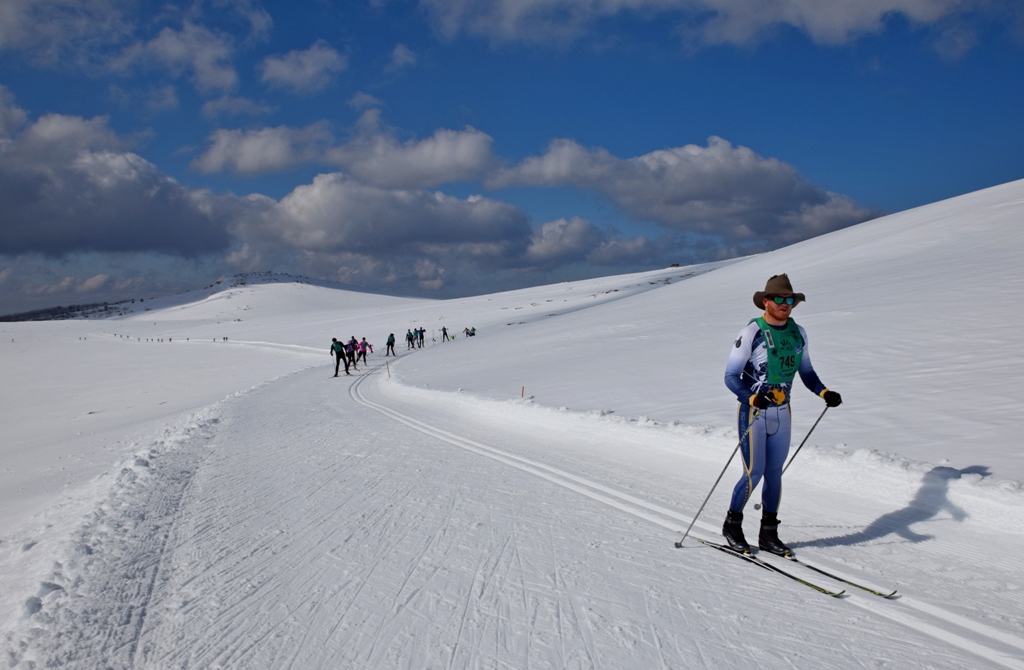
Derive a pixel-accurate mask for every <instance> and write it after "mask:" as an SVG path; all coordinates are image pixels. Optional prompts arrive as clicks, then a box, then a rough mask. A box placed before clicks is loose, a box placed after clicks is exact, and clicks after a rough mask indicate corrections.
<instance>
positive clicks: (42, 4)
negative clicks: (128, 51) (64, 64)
mask: <svg viewBox="0 0 1024 670" xmlns="http://www.w3.org/2000/svg"><path fill="white" fill-rule="evenodd" d="M127 5H128V3H127V2H124V1H123V0H3V2H0V51H5V50H19V51H24V52H26V53H28V55H29V56H30V57H31V58H32V59H33V60H34V61H36V62H40V63H44V64H47V65H52V64H54V63H57V62H60V61H64V60H70V61H72V62H74V63H76V64H79V65H84V64H86V63H88V62H90V61H92V60H94V59H95V58H96V56H97V53H98V52H100V51H101V50H102V49H103V48H104V47H106V46H109V45H112V44H118V43H122V42H123V41H124V40H126V39H127V38H128V37H129V35H130V34H131V32H132V30H133V28H134V27H133V25H132V23H131V21H130V20H129V19H128V17H127V15H126V12H125V9H126V6H127Z"/></svg>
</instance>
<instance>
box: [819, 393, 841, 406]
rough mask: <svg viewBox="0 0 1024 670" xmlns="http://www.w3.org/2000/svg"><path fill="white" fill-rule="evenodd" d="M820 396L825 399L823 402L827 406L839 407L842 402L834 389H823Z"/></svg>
mask: <svg viewBox="0 0 1024 670" xmlns="http://www.w3.org/2000/svg"><path fill="white" fill-rule="evenodd" d="M821 397H822V398H824V399H825V404H826V405H828V406H829V407H839V406H840V405H842V404H843V397H842V396H841V395H839V394H838V393H836V392H835V391H825V392H824V393H822V394H821Z"/></svg>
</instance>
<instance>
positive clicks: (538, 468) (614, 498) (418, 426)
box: [349, 366, 1024, 670]
mask: <svg viewBox="0 0 1024 670" xmlns="http://www.w3.org/2000/svg"><path fill="white" fill-rule="evenodd" d="M379 369H380V366H378V367H377V368H373V369H371V370H369V371H367V373H365V374H363V375H360V376H359V378H357V379H355V380H353V382H352V384H351V386H350V387H349V394H350V395H351V397H352V398H353V399H354V400H355V401H356V402H357V403H359V404H361V405H364V406H366V407H369V408H371V409H374V410H376V411H377V412H379V413H381V414H383V415H384V416H387V417H389V418H391V419H393V420H395V421H398V422H400V423H403V424H405V425H406V426H409V427H410V428H413V429H415V430H418V431H420V432H422V433H425V434H427V435H430V436H432V437H435V438H437V439H440V440H443V441H445V442H448V443H449V444H452V445H454V446H456V447H460V448H462V449H466V450H467V451H471V452H473V453H477V454H480V455H481V456H486V457H488V458H491V459H493V460H496V461H498V462H501V463H504V464H506V465H509V466H511V467H514V468H517V469H519V470H522V471H524V472H528V473H530V474H533V475H535V476H537V477H540V478H541V479H545V480H547V481H549V482H552V483H554V484H556V485H559V486H561V487H564V488H567V489H569V490H571V491H575V492H577V493H580V494H582V495H584V496H587V497H589V498H591V499H593V500H596V501H598V502H601V503H604V504H606V505H609V506H611V507H613V508H615V509H618V510H620V511H623V512H626V513H629V514H632V515H634V516H637V517H639V518H641V519H643V520H645V521H649V522H652V523H655V524H657V525H659V526H662V527H664V528H667V529H669V530H672V531H674V532H681V531H682V530H683V529H684V528H685V526H686V525H688V524H689V522H690V521H691V520H692V517H686V516H685V515H683V514H681V513H679V512H676V511H675V510H670V509H668V508H665V507H663V506H661V505H657V504H654V503H650V502H648V501H645V500H643V499H640V498H637V497H636V496H633V495H630V494H626V493H622V492H620V491H616V490H615V489H613V488H611V487H609V486H605V485H603V484H600V483H598V482H594V481H591V480H588V479H586V478H584V477H581V476H578V475H575V474H572V473H568V472H565V471H563V470H561V469H559V468H555V467H552V466H549V465H546V464H544V463H540V462H538V461H536V460H533V459H529V458H525V457H522V456H518V455H515V454H512V453H509V452H506V451H503V450H501V449H497V448H495V447H491V446H488V445H486V444H483V443H481V442H478V441H476V440H472V439H468V438H465V437H461V436H459V435H456V434H454V433H451V432H449V431H447V430H445V429H442V428H439V427H437V426H433V425H430V424H428V423H426V422H424V421H421V420H419V419H415V418H413V417H411V416H408V415H406V414H404V413H402V412H400V411H398V410H396V409H394V408H392V407H387V406H384V405H381V404H379V403H377V402H375V401H373V400H370V399H369V398H368V397H366V395H365V394H364V393H363V391H362V388H361V387H362V385H363V384H364V383H365V382H366V381H367V380H369V379H371V375H372V373H373V372H377V371H379ZM680 523H682V524H684V525H683V526H682V527H680V525H679V524H680ZM695 527H703V528H704V529H705V530H707V529H708V525H707V524H703V523H697V524H695ZM972 553H974V555H975V556H977V557H978V560H982V556H981V552H980V550H979V551H974V552H972ZM988 558H990V557H989V556H987V555H986V556H985V557H984V560H988ZM817 562H818V561H815V563H817ZM836 573H837V574H840V575H841V576H845V575H843V574H842V572H840V571H839V570H836ZM557 579H558V577H556V580H557ZM825 579H827V578H825ZM855 581H856V580H855ZM556 590H557V591H558V592H559V593H561V589H556ZM868 598H877V596H873V595H871V594H863V595H862V594H859V593H857V594H851V597H849V598H846V599H845V601H846V602H849V603H851V604H852V605H854V606H856V607H858V608H861V609H863V610H865V611H867V612H869V613H870V614H872V615H876V616H882V617H885V618H887V619H889V620H891V621H895V622H896V623H899V624H901V625H904V626H906V627H909V628H912V629H914V630H916V631H918V632H919V633H922V634H924V635H927V636H929V637H931V638H934V639H935V640H937V641H939V642H942V643H944V644H953V645H954V646H957V647H959V648H960V649H963V650H965V651H968V652H970V653H971V654H974V655H976V656H979V657H982V658H985V659H986V660H988V661H990V662H993V663H995V664H997V665H1001V666H1004V667H1007V668H1014V669H1021V670H1024V660H1022V659H1021V657H1019V656H1015V655H1014V654H1012V653H1010V652H1008V651H1006V650H1003V649H1000V648H999V647H1001V646H1003V645H1005V646H1007V647H1012V648H1015V649H1016V650H1018V651H1024V639H1022V638H1019V637H1017V636H1015V635H1012V634H1010V633H1006V632H1004V631H1001V630H999V629H996V628H993V627H991V626H987V625H985V624H982V623H980V622H976V621H972V620H970V619H967V618H965V617H962V616H960V615H958V614H956V613H954V612H951V611H949V610H948V609H945V608H941V607H937V606H934V605H929V604H928V603H925V602H923V601H921V600H918V599H916V598H914V597H912V596H907V595H906V594H901V597H900V599H899V600H898V601H895V602H888V603H871V602H870V601H868V600H867V599H868ZM560 600H561V598H560ZM570 600H571V599H570ZM569 607H570V608H573V605H572V603H571V602H570V603H569ZM887 607H888V608H889V609H886V608H887ZM911 610H916V612H914V611H911ZM922 615H924V616H922ZM574 616H575V613H574ZM928 616H930V617H934V618H936V619H940V620H941V621H943V622H944V623H945V624H947V625H948V626H955V627H957V628H960V629H963V630H964V632H959V633H958V632H954V631H950V630H945V629H943V628H940V627H938V626H935V625H933V624H931V623H929V622H927V621H926V620H925V619H926V618H927V617H928ZM560 618H561V617H560ZM581 632H582V631H581ZM975 636H982V637H985V638H988V639H989V640H990V641H992V642H995V643H996V644H995V645H993V644H991V643H988V644H986V643H984V642H981V641H978V640H977V639H976V638H975ZM563 639H564V636H563ZM585 642H586V641H585ZM586 651H587V653H588V654H591V651H592V650H591V648H590V646H589V645H586ZM563 659H564V649H563ZM593 660H595V662H596V659H593ZM593 667H596V666H593Z"/></svg>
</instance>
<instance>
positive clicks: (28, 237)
mask: <svg viewBox="0 0 1024 670" xmlns="http://www.w3.org/2000/svg"><path fill="white" fill-rule="evenodd" d="M0 202H3V203H4V207H3V208H2V211H0V254H24V253H41V254H46V255H51V256H56V255H62V254H66V253H70V252H75V251H90V250H91V251H115V252H116V251H160V252H164V253H170V254H180V255H189V254H198V253H204V252H209V251H211V250H219V249H222V248H224V247H226V246H227V244H228V241H229V240H228V235H227V232H226V229H225V226H226V222H225V221H224V220H222V219H221V217H222V216H224V215H226V214H228V210H229V209H230V205H232V204H233V201H232V200H231V198H216V197H214V196H212V195H211V194H209V193H206V192H203V191H190V190H188V189H185V188H184V187H182V186H181V185H179V184H178V183H177V182H175V181H174V180H173V179H170V178H169V177H167V176H166V175H164V174H162V173H161V172H160V171H159V170H158V169H157V168H156V166H154V165H153V164H151V163H149V162H148V161H146V160H144V159H143V158H142V157H140V156H138V155H137V154H134V153H131V152H128V151H125V150H124V142H123V141H122V140H121V139H120V138H119V137H117V135H116V134H115V133H113V132H112V131H111V130H110V129H109V128H108V127H107V124H106V119H105V118H102V117H98V118H95V119H83V118H80V117H73V116H65V115H59V114H48V115H46V116H43V117H41V118H40V119H38V120H37V121H35V122H34V123H32V124H31V125H29V126H28V127H26V128H25V129H24V130H22V131H21V132H20V133H19V134H17V135H15V136H14V137H13V138H11V139H10V140H8V141H6V142H4V143H0Z"/></svg>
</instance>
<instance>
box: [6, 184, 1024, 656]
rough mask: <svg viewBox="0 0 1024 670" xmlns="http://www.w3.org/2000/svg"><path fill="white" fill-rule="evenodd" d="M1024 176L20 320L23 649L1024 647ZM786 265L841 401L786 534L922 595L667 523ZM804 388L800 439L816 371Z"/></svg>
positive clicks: (683, 519) (12, 335) (786, 510)
mask: <svg viewBox="0 0 1024 670" xmlns="http://www.w3.org/2000/svg"><path fill="white" fill-rule="evenodd" d="M1022 211H1024V182H1015V183H1012V184H1007V185H1005V186H1002V187H998V188H995V189H989V190H986V191H982V192H979V193H975V194H970V195H968V196H964V197H962V198H957V199H954V200H951V201H947V202H943V203H936V204H935V205H931V206H929V207H924V208H920V209H917V210H913V211H910V212H904V213H901V214H897V215H894V216H890V217H886V218H885V219H880V220H877V221H873V222H869V223H866V224H862V225H860V226H856V227H854V228H850V229H847V230H844V231H840V232H838V233H833V234H830V235H827V236H823V237H820V238H816V239H814V240H809V241H807V242H804V243H801V244H799V245H795V246H793V247H789V248H787V249H782V250H779V251H776V252H773V253H770V254H764V255H761V256H757V257H752V258H748V259H741V260H739V261H735V262H726V263H721V264H716V265H710V266H701V267H695V268H669V269H665V270H659V271H655V272H650V273H641V274H637V275H628V276H620V277H608V278H603V279H597V280H591V281H587V282H573V283H566V284H558V285H553V286H546V287H537V288H532V289H524V290H521V291H514V292H509V293H504V294H495V295H487V296H478V297H475V298H467V299H461V300H451V301H427V300H414V299H401V298H384V297H379V296H372V295H368V294H359V293H354V292H350V291H344V290H337V289H332V288H329V287H323V286H313V285H308V284H299V283H277V284H274V283H266V284H259V285H253V284H246V285H244V286H235V287H231V288H228V289H227V290H225V291H200V292H196V294H195V295H194V296H193V297H191V298H190V297H189V296H179V297H177V298H175V299H174V300H173V301H169V303H168V304H167V305H166V306H164V308H162V309H152V306H151V311H148V312H139V313H136V314H134V315H132V316H129V317H124V318H120V319H112V320H105V321H73V322H57V323H24V324H2V327H0V330H2V333H0V357H2V360H3V366H4V367H3V369H4V372H5V381H7V383H6V384H5V385H4V386H3V390H2V391H0V393H2V394H3V395H2V396H0V406H2V407H4V408H5V409H4V426H5V430H4V436H3V438H0V439H2V442H0V594H2V595H0V626H2V631H3V640H4V650H5V653H6V659H5V660H6V661H7V662H8V665H11V666H13V667H42V666H46V667H75V668H78V667H88V668H91V667H112V668H132V667H134V668H170V667H174V668H215V667H219V668H253V667H260V668H264V667H266V668H271V667H273V668H278V667H281V668H287V667H293V668H339V667H353V668H356V667H365V668H425V667H459V668H484V667H486V668H490V667H502V668H509V667H512V668H525V667H558V668H562V667H580V668H638V667H663V668H676V667H707V668H718V667H731V666H739V665H753V666H756V667H765V668H776V667H778V668H782V667H787V668H790V667H801V668H805V667H806V668H810V667H813V668H850V667H864V666H871V667H893V668H918V667H920V668H924V667H928V668H965V667H971V668H987V667H1009V668H1024V594H1022V582H1024V580H1022V573H1024V570H1022V569H1021V568H1020V566H1019V565H1018V564H1019V561H1018V560H1016V558H1015V557H1016V556H1018V555H1019V554H1020V551H1021V549H1022V548H1024V547H1022V545H1024V536H1022V531H1021V529H1022V528H1024V499H1022V495H1024V493H1022V491H1021V484H1020V481H1021V480H1022V479H1024V464H1022V462H1021V461H1022V455H1021V449H1020V444H1019V440H1017V439H1015V438H1016V432H1017V431H1016V421H1015V419H1014V416H1013V412H1012V405H1011V403H1012V402H1013V400H1014V397H1015V396H1014V393H1013V392H1014V391H1015V390H1016V389H1015V386H1016V383H1017V380H1019V379H1021V378H1022V374H1021V373H1022V372H1024V365H1022V358H1021V354H1020V353H1019V351H1018V347H1016V345H1015V339H1014V338H1013V335H1014V334H1015V333H1014V332H1013V331H1015V330H1016V329H1017V328H1016V327H1017V326H1019V325H1020V321H1021V317H1020V316H1018V314H1019V312H1018V310H1015V309H1012V307H1016V304H1017V303H1018V302H1019V300H1017V299H1018V298H1020V297H1021V294H1022V292H1024V291H1022V283H1024V282H1022V279H1021V270H1020V266H1021V263H1020V259H1021V258H1024V253H1022V252H1024V236H1022V233H1021V231H1020V229H1019V225H1018V223H1017V222H1018V221H1019V220H1020V218H1021V214H1022ZM782 271H785V272H788V273H789V274H790V276H791V278H792V279H793V282H794V285H795V287H796V289H797V290H798V291H801V292H805V293H806V294H807V296H808V302H807V303H806V304H803V305H800V306H799V308H798V309H797V310H796V312H795V318H796V319H797V320H798V321H799V322H800V323H801V324H803V325H804V326H805V327H806V328H807V329H808V332H809V337H810V340H811V348H810V350H811V353H812V356H813V359H814V361H815V365H816V367H817V369H818V371H819V373H820V374H821V376H822V379H823V380H824V381H825V383H826V384H829V385H830V386H831V387H833V388H834V389H835V390H838V391H840V392H841V393H842V394H843V397H844V400H845V403H844V405H843V406H842V407H839V408H836V409H834V410H829V412H828V413H827V414H826V415H825V416H824V418H823V420H822V422H821V424H820V425H819V426H818V428H817V429H816V430H815V432H814V434H813V435H812V437H811V438H810V439H809V440H808V444H807V446H806V447H805V448H804V450H803V451H801V453H800V456H799V458H798V460H797V461H796V462H795V464H794V466H793V468H792V469H791V470H790V471H789V472H788V473H787V475H786V491H785V498H784V501H783V508H782V513H781V517H782V519H783V538H784V539H786V540H787V541H788V542H789V543H790V544H791V545H792V546H793V547H794V548H795V549H796V550H797V552H798V554H799V555H800V557H801V558H802V559H804V560H806V561H808V562H809V563H813V564H815V565H818V566H820V567H822V568H825V569H827V570H830V571H834V572H837V573H840V574H842V575H845V576H846V577H847V578H850V579H854V580H856V581H859V582H863V583H865V584H870V585H872V586H877V587H898V588H899V591H900V594H901V596H902V597H901V598H899V599H896V600H884V599H881V598H878V597H876V596H873V595H871V594H868V593H865V592H863V591H859V590H857V589H855V588H853V587H849V586H847V587H846V589H847V594H845V597H843V598H840V599H834V598H829V597H827V596H824V595H822V594H819V593H816V592H814V591H812V590H811V589H808V588H806V587H804V586H801V585H799V584H797V583H795V582H792V581H790V580H787V579H785V578H784V577H780V576H778V575H772V574H770V573H768V572H765V571H761V570H760V569H758V568H757V567H756V566H751V565H745V564H743V563H742V562H741V561H740V560H739V559H734V558H730V557H728V556H724V555H721V554H719V553H718V552H716V551H714V550H713V549H710V548H707V547H702V546H700V545H698V544H696V543H695V542H691V541H688V542H687V545H686V546H685V548H684V549H682V550H677V549H674V548H673V546H672V543H673V541H674V540H675V539H677V538H678V537H679V535H680V533H681V532H682V530H683V529H685V528H686V527H687V526H688V525H689V524H690V522H691V520H692V519H693V514H694V512H695V511H696V510H697V508H698V507H699V506H700V504H701V502H702V501H703V499H704V497H705V496H706V495H707V492H708V489H709V488H710V486H711V484H712V483H713V482H714V480H715V478H716V477H717V476H718V474H719V473H720V472H721V470H722V467H723V466H724V465H725V462H726V460H727V459H728V457H729V455H730V453H731V452H732V450H733V447H734V446H735V441H736V439H737V437H738V436H737V435H736V431H735V429H734V427H733V426H732V422H733V416H734V411H735V401H734V399H733V398H732V397H731V396H730V394H729V393H728V392H727V390H726V389H725V387H724V385H723V384H722V379H721V376H722V370H723V369H724V361H725V357H726V356H727V354H728V350H729V347H730V346H731V345H732V341H733V339H734V338H735V335H736V332H737V331H738V330H739V329H740V328H741V327H742V326H743V325H744V324H745V323H746V321H747V320H748V319H749V318H751V317H753V316H756V314H757V312H756V311H755V310H754V307H753V305H752V303H751V302H750V296H751V295H752V294H753V292H754V291H755V290H758V289H759V288H761V287H763V285H764V282H765V280H766V279H767V278H768V276H770V275H771V274H774V273H777V272H782ZM147 305H151V301H147ZM442 325H446V326H447V327H448V328H449V329H451V330H453V331H455V332H456V333H461V330H462V328H464V327H469V326H474V327H476V328H477V331H478V333H479V335H478V336H477V337H475V338H464V337H462V336H461V334H457V336H456V338H455V340H454V341H453V342H444V343H442V342H440V333H439V329H440V327H441V326H442ZM418 326H423V327H425V328H427V331H428V337H427V339H428V346H427V347H426V348H424V349H419V350H413V351H408V350H406V348H405V345H404V342H403V335H404V332H405V330H406V329H408V328H414V327H418ZM390 332H394V333H395V334H396V336H397V337H398V339H399V345H398V353H399V354H400V358H399V359H397V360H396V359H390V360H387V359H384V358H383V357H382V356H381V354H382V353H383V342H384V339H385V338H386V336H387V334H388V333H390ZM332 336H337V337H339V338H348V337H350V336H356V337H360V338H361V337H363V336H366V337H367V339H368V340H369V341H371V342H373V343H374V344H375V345H376V347H375V349H376V352H375V353H374V354H373V355H371V357H370V361H369V365H368V366H364V365H360V368H359V371H358V374H357V375H355V376H353V377H345V376H342V377H341V378H338V379H335V378H333V377H331V374H333V370H332V369H331V367H330V365H331V363H330V359H329V358H328V356H327V347H328V345H329V342H330V338H331V337H332ZM435 339H436V340H437V341H436V342H435ZM523 396H524V397H523ZM794 407H795V412H796V413H795V418H796V428H795V431H794V434H795V435H796V436H797V439H799V438H800V437H801V436H802V435H803V434H805V433H806V431H807V429H808V428H809V427H810V424H811V423H812V422H813V421H814V419H815V418H816V417H817V416H818V414H819V412H820V408H821V407H822V404H821V401H820V400H819V399H816V398H814V397H813V396H811V395H810V394H809V393H806V392H802V391H800V392H798V393H797V394H796V397H795V398H794ZM738 473H739V465H738V464H737V463H732V465H731V470H730V471H729V472H728V473H727V474H726V476H725V477H724V479H723V483H722V485H720V487H719V488H718V489H717V490H716V492H715V494H714V495H713V496H712V498H711V500H710V502H709V504H708V507H707V511H706V512H705V513H704V515H702V516H701V518H700V519H699V520H698V521H697V523H696V525H695V527H694V535H695V536H697V537H702V538H708V539H713V538H714V537H716V535H717V532H718V529H719V527H720V523H721V518H722V516H723V513H724V509H725V505H726V501H727V497H728V489H729V488H730V487H731V485H732V483H733V482H734V481H735V479H736V478H737V477H738ZM748 512H749V514H748V523H747V532H748V534H752V533H755V532H756V520H755V519H756V512H754V510H752V509H748ZM780 565H781V564H780ZM782 567H785V568H789V569H791V570H793V571H794V572H795V573H797V574H799V576H801V577H803V578H805V579H809V580H811V581H814V582H816V583H819V584H821V585H822V586H827V587H829V588H834V589H841V588H843V587H844V585H843V584H840V583H839V582H836V581H833V580H830V579H828V578H827V577H823V576H821V575H818V574H816V573H813V572H811V571H810V570H807V569H806V568H802V567H801V566H795V565H790V564H787V565H783V566H782Z"/></svg>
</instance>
